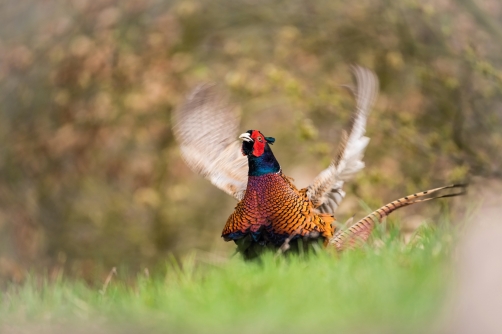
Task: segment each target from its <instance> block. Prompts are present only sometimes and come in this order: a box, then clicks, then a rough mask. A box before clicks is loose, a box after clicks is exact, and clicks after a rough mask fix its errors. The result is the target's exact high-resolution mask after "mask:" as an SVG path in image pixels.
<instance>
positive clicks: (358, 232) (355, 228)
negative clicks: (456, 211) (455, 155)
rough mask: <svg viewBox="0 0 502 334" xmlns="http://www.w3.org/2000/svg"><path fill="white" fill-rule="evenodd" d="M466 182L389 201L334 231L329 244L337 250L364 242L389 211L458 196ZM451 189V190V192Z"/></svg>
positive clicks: (463, 189) (462, 191)
mask: <svg viewBox="0 0 502 334" xmlns="http://www.w3.org/2000/svg"><path fill="white" fill-rule="evenodd" d="M466 188H467V185H466V184H452V185H449V186H445V187H440V188H435V189H431V190H427V191H423V192H421V193H416V194H413V195H408V196H406V197H403V198H400V199H398V200H395V201H393V202H390V203H388V204H386V205H384V206H382V207H381V208H379V209H377V210H375V211H373V212H372V213H370V214H369V215H367V216H366V217H364V218H363V219H361V220H359V221H358V222H357V223H355V224H353V225H351V226H350V227H349V228H348V229H346V230H341V231H338V232H337V233H335V235H334V236H333V238H331V239H330V240H329V245H330V246H335V247H336V249H337V250H338V251H341V250H343V249H346V248H350V247H353V246H354V245H355V244H356V243H358V242H360V243H364V242H366V240H368V238H369V236H370V234H371V232H372V231H373V229H374V227H375V224H376V223H380V222H381V221H382V220H383V219H384V218H385V217H387V216H388V215H389V214H390V213H391V212H393V211H394V210H397V209H399V208H403V207H405V206H408V205H412V204H415V203H420V202H426V201H430V200H433V199H438V198H445V197H454V196H460V195H463V194H465V193H466ZM444 191H450V192H449V193H447V194H444V193H443V194H438V193H439V192H444ZM451 191H453V192H451Z"/></svg>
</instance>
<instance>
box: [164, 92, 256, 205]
mask: <svg viewBox="0 0 502 334" xmlns="http://www.w3.org/2000/svg"><path fill="white" fill-rule="evenodd" d="M239 121H240V119H239V116H238V114H237V113H236V112H235V110H234V109H233V108H232V107H231V106H230V105H229V104H228V102H227V99H226V97H225V96H223V95H221V94H219V93H218V91H217V89H216V87H215V85H214V84H209V83H206V84H202V85H199V86H197V87H196V88H195V89H194V90H193V91H192V92H191V93H190V95H189V96H188V97H187V99H186V100H185V102H184V103H183V104H182V105H181V107H180V108H178V109H177V110H176V111H175V112H174V122H173V123H174V126H173V130H174V135H175V137H176V139H177V141H178V143H179V145H180V149H181V155H182V157H183V159H184V160H185V162H186V164H187V165H188V166H189V167H190V168H191V169H192V170H193V171H194V172H195V173H198V174H200V175H202V176H204V177H205V178H207V179H208V180H210V181H211V183H213V184H214V185H215V186H216V187H218V188H220V189H222V190H223V191H225V192H226V193H228V194H229V195H232V196H233V197H235V198H236V199H237V200H241V199H242V198H243V197H244V194H245V192H246V186H247V174H248V162H247V158H246V157H245V156H243V155H242V153H241V149H240V147H241V143H240V142H239V141H238V140H237V139H236V138H237V136H238V127H239Z"/></svg>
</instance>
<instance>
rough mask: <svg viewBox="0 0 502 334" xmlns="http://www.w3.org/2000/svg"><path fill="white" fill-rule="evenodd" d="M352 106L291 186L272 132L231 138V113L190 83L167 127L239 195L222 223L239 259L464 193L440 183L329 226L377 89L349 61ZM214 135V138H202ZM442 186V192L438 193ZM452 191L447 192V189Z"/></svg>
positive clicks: (198, 167)
mask: <svg viewBox="0 0 502 334" xmlns="http://www.w3.org/2000/svg"><path fill="white" fill-rule="evenodd" d="M353 73H354V76H355V79H356V82H357V89H356V91H355V92H354V95H355V97H356V110H355V112H354V115H353V119H352V123H351V126H350V129H349V131H347V132H343V135H342V140H341V143H340V145H339V148H338V153H337V155H336V156H335V158H334V159H333V161H332V163H331V164H330V165H329V166H328V167H327V168H326V169H325V170H323V171H322V172H321V173H320V174H319V175H318V176H317V177H316V178H315V179H314V181H313V182H312V184H310V185H309V186H308V187H307V188H304V189H297V188H296V187H295V185H294V184H293V182H292V179H291V178H289V177H287V176H286V175H285V174H284V173H283V172H282V169H281V166H280V164H279V162H278V161H277V159H276V158H275V156H274V154H273V152H272V149H271V145H273V144H274V142H275V139H274V138H273V137H266V136H265V135H264V134H263V133H262V132H260V131H259V130H249V131H247V132H244V133H243V134H241V135H240V136H238V138H239V139H241V140H242V144H241V143H240V142H239V141H238V140H236V137H237V133H238V126H239V118H238V116H237V115H236V114H235V113H234V112H233V109H232V108H231V107H230V106H229V105H228V104H227V102H226V99H225V98H224V97H223V96H222V95H220V94H218V92H217V90H216V88H215V85H214V84H202V85H200V86H198V87H196V88H195V89H194V90H193V92H192V93H191V94H190V95H189V96H188V98H187V99H186V101H185V102H184V104H183V105H182V106H181V107H180V108H178V109H177V110H176V112H175V114H174V124H175V125H174V127H173V130H174V134H175V137H176V139H177V141H178V142H179V145H180V149H181V154H182V157H183V158H184V160H185V162H186V163H187V165H188V166H189V167H190V168H191V169H192V170H193V171H194V172H196V173H198V174H201V175H203V176H204V177H206V178H207V179H209V180H210V181H211V182H212V183H213V184H214V185H215V186H217V187H218V188H220V189H222V190H223V191H225V192H226V193H228V194H229V195H231V196H233V197H234V198H236V199H237V200H238V201H239V202H238V203H237V206H236V207H235V210H234V212H233V213H232V214H231V215H230V217H229V218H228V220H227V222H226V224H225V227H224V228H223V232H222V237H223V239H224V240H225V241H232V240H233V241H234V242H235V243H236V244H237V250H238V251H239V252H240V253H241V254H243V256H244V257H245V258H247V259H250V258H254V257H256V256H258V255H259V254H261V252H263V250H266V249H272V250H277V251H279V252H283V251H285V250H287V249H288V248H290V247H291V246H296V247H298V241H299V240H302V245H304V244H305V243H307V244H310V243H312V242H314V243H318V242H322V243H323V244H324V245H325V246H326V247H335V248H336V249H337V250H343V249H345V248H347V247H352V246H354V245H355V244H356V243H358V242H364V241H366V240H367V239H368V237H369V235H370V233H371V231H372V230H373V228H374V226H375V223H378V222H380V221H381V220H382V219H383V218H384V217H386V216H387V215H389V214H390V213H391V212H392V211H394V210H396V209H398V208H400V207H404V206H408V205H411V204H414V203H418V202H423V201H427V200H431V199H435V198H441V197H449V196H457V195H460V194H463V193H464V188H465V187H464V185H451V186H446V187H440V188H436V189H432V190H429V191H424V192H422V193H417V194H413V195H410V196H406V197H403V198H401V199H398V200H396V201H394V202H391V203H389V204H387V205H385V206H383V207H381V208H379V209H378V210H376V211H374V212H373V213H372V214H370V215H368V216H367V217H365V218H363V219H361V220H360V221H358V222H356V223H355V224H353V225H352V226H350V227H349V228H348V229H345V230H336V229H335V227H334V224H333V223H334V221H335V218H334V216H333V214H334V212H335V210H336V209H337V207H338V206H339V204H340V202H341V201H342V199H343V198H344V196H345V192H344V191H343V190H342V187H343V184H344V182H346V181H348V180H350V179H351V178H352V177H353V176H354V175H355V174H356V173H357V172H359V171H360V170H361V169H363V168H364V163H363V161H362V158H363V154H364V150H365V148H366V146H367V145H368V142H369V138H368V137H366V136H364V133H365V127H366V120H367V117H368V113H369V111H370V109H371V107H372V105H373V102H374V100H375V99H376V96H377V91H378V81H377V79H376V76H375V75H374V74H373V72H372V71H370V70H368V69H365V68H363V67H359V66H354V68H353ZM214 137H216V138H217V140H209V138H214ZM445 191H449V192H448V193H446V194H445V193H444V192H445ZM451 191H453V192H451Z"/></svg>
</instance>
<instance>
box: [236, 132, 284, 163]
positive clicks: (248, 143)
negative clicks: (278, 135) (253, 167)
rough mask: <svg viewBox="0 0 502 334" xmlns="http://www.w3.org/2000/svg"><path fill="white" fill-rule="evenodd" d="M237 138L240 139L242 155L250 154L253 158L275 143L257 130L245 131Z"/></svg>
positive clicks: (273, 139)
mask: <svg viewBox="0 0 502 334" xmlns="http://www.w3.org/2000/svg"><path fill="white" fill-rule="evenodd" d="M239 138H240V139H242V154H243V155H247V156H249V155H251V154H252V155H254V156H255V157H259V156H261V155H262V154H263V152H264V151H265V147H266V146H267V145H268V144H273V143H274V142H275V138H272V137H265V136H264V135H263V134H262V133H261V132H260V131H258V130H249V131H246V132H244V133H243V134H241V135H240V136H239Z"/></svg>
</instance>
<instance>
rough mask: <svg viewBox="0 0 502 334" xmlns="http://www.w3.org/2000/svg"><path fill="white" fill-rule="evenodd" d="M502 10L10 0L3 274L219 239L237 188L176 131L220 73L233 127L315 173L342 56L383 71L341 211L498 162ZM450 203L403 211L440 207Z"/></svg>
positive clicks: (332, 117) (4, 65) (489, 172)
mask: <svg viewBox="0 0 502 334" xmlns="http://www.w3.org/2000/svg"><path fill="white" fill-rule="evenodd" d="M500 22H502V4H501V3H500V1H497V0H482V1H481V0H480V1H474V0H457V1H453V0H442V1H432V0H430V1H416V0H404V1H389V0H376V1H375V0H371V1H369V0H368V1H357V2H351V3H348V2H346V1H332V0H319V1H310V0H308V1H307V0H288V1H265V0H242V1H234V0H212V1H187V0H180V1H160V0H141V1H139V0H138V1H115V0H94V1H84V0H73V1H63V0H61V1H57V0H54V1H39V0H37V1H35V0H31V1H10V0H8V1H3V2H2V3H1V4H0V276H3V277H8V278H11V279H20V278H21V277H22V276H23V273H25V272H26V271H27V270H30V269H47V270H51V269H50V268H65V270H66V271H67V272H69V273H72V274H75V275H84V276H89V275H92V273H93V272H95V271H98V270H99V269H100V268H101V269H104V268H107V269H106V270H109V268H111V267H112V266H116V265H125V266H129V267H131V268H141V267H145V266H153V265H155V264H156V263H159V261H163V260H165V259H166V257H167V256H168V255H169V254H171V253H173V254H175V255H179V254H183V253H186V252H188V251H190V250H193V249H198V250H201V251H210V252H223V253H225V254H227V253H230V250H231V249H232V248H233V246H232V245H230V244H229V243H224V242H223V241H222V240H221V239H220V233H221V229H222V227H223V225H224V223H225V221H226V218H227V216H228V215H229V213H230V212H231V211H232V208H233V206H234V205H235V201H234V200H233V199H232V198H230V197H229V196H227V195H226V194H224V193H223V192H221V191H220V190H218V189H216V188H215V187H213V186H212V185H211V184H210V183H209V182H207V181H205V180H203V179H202V178H200V177H199V176H196V175H194V174H193V173H192V172H191V171H190V170H189V169H188V168H187V166H185V164H184V163H183V161H182V160H181V159H180V155H179V151H178V149H177V146H176V143H175V141H174V138H173V134H172V131H171V118H170V115H171V112H172V110H173V109H174V108H176V106H177V105H178V104H179V103H180V101H182V99H183V97H184V96H185V95H186V94H187V93H188V92H189V90H190V88H192V87H193V86H194V85H196V84H197V83H200V82H203V81H216V82H218V83H219V84H220V85H221V86H222V87H223V89H224V90H226V91H228V92H230V94H231V96H232V99H233V101H234V102H235V103H236V104H237V105H239V106H240V107H239V108H240V110H241V113H242V115H243V126H242V130H243V131H245V130H248V129H250V128H254V129H260V130H262V131H263V132H264V133H265V134H266V135H267V136H274V137H276V138H277V142H276V144H275V145H274V147H273V149H274V153H275V154H276V156H277V157H278V159H279V161H280V162H281V165H282V167H283V170H284V171H285V172H286V173H287V174H288V175H291V176H292V177H293V178H295V179H296V183H297V185H299V186H306V185H307V184H308V183H309V181H311V180H312V179H313V178H314V177H315V175H316V174H317V173H318V172H319V171H321V170H322V169H323V168H325V167H326V166H327V164H328V163H329V160H330V156H331V155H332V154H333V151H334V149H335V147H336V142H337V140H338V138H339V136H340V131H341V129H342V128H343V127H345V126H346V125H347V123H348V121H349V118H350V115H351V112H352V108H353V101H352V97H351V96H350V94H348V93H347V91H346V90H345V89H344V88H343V87H342V85H343V84H347V83H351V77H350V71H349V66H348V65H350V64H354V63H357V64H361V65H364V66H367V67H369V68H371V69H373V70H374V71H375V72H376V73H377V75H378V77H379V79H380V85H381V87H380V88H381V94H380V97H379V99H378V102H377V105H376V107H375V109H374V110H373V112H372V114H371V116H370V119H369V123H368V128H367V129H368V131H367V132H368V135H369V136H370V137H371V142H370V144H369V147H368V149H367V152H366V157H365V161H366V165H367V168H366V169H365V170H364V172H363V173H360V174H359V175H358V176H357V178H356V179H355V180H354V181H353V182H351V183H350V184H347V185H346V188H345V189H346V191H347V192H348V195H347V198H346V200H345V202H344V205H343V206H342V208H340V212H339V219H340V220H341V221H344V220H345V219H347V218H348V217H350V216H352V214H354V213H358V214H361V213H363V212H364V210H365V206H369V207H371V208H376V207H378V206H380V205H382V204H384V203H385V202H387V201H390V200H393V199H395V198H397V197H400V196H403V195H406V194H408V193H413V192H416V191H419V190H425V189H427V188H429V187H434V186H440V185H445V184H448V183H451V182H456V181H466V180H469V179H470V178H471V177H472V176H478V177H483V178H486V179H493V178H500V177H501V162H502V159H501V155H500V150H501V149H502V131H501V130H502V104H501V102H502V71H501V68H502V67H501V63H502V24H501V23H500ZM212 140H215V141H217V140H218V134H217V133H215V134H214V136H213V137H212V138H208V145H210V144H211V141H212ZM361 201H364V203H365V204H364V205H361ZM448 203H451V202H447V201H440V202H436V203H429V204H427V205H421V206H417V207H416V208H409V209H405V210H406V212H404V211H403V212H401V213H399V214H397V216H399V215H401V217H405V216H412V217H415V218H414V219H415V220H417V219H418V220H419V221H421V220H422V219H423V217H429V218H431V219H434V218H437V217H438V216H439V215H440V214H441V213H445V212H451V210H448V209H449V204H448ZM456 203H459V204H458V205H457V208H463V207H467V206H468V205H469V203H465V202H458V201H457V202H456ZM417 214H420V215H423V216H418V218H417Z"/></svg>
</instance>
